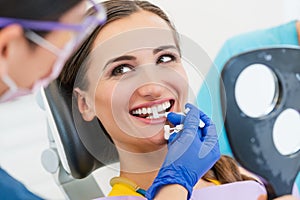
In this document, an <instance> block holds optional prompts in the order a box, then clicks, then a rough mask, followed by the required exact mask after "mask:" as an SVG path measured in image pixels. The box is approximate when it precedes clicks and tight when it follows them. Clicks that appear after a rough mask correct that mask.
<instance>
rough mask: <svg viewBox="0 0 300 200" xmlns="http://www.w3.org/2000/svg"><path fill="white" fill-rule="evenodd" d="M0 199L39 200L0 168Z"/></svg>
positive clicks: (39, 199)
mask: <svg viewBox="0 0 300 200" xmlns="http://www.w3.org/2000/svg"><path fill="white" fill-rule="evenodd" d="M0 199H1V200H41V198H40V197H38V196H36V195H35V194H33V193H31V192H30V191H29V190H27V188H26V187H25V186H24V185H23V184H22V183H20V182H19V181H17V180H16V179H14V178H13V177H11V176H10V175H9V174H8V173H7V172H6V171H4V170H3V169H2V168H1V167H0Z"/></svg>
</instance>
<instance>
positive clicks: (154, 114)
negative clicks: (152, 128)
mask: <svg viewBox="0 0 300 200" xmlns="http://www.w3.org/2000/svg"><path fill="white" fill-rule="evenodd" d="M170 107H171V103H170V102H169V101H166V102H164V103H162V104H159V105H156V106H152V107H144V108H139V109H136V110H133V111H132V114H135V115H141V114H143V115H145V114H149V116H148V117H147V118H148V119H157V118H159V115H158V113H159V112H162V111H165V110H167V109H168V108H170ZM150 114H152V115H150Z"/></svg>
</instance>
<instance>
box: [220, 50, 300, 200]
mask: <svg viewBox="0 0 300 200" xmlns="http://www.w3.org/2000/svg"><path fill="white" fill-rule="evenodd" d="M250 67H253V68H251V69H255V70H254V71H253V72H254V74H251V80H252V81H247V82H246V86H247V87H245V88H244V89H245V91H244V92H248V93H250V92H251V91H250V90H249V86H250V87H251V86H252V85H255V83H256V82H258V81H259V79H260V78H259V77H261V76H260V75H259V70H256V69H258V68H259V67H262V69H263V71H265V70H267V72H268V71H269V72H270V73H271V74H272V75H271V76H270V77H273V78H274V88H272V87H270V88H269V89H270V90H272V89H274V91H275V94H274V95H273V96H271V97H272V98H273V99H271V101H270V107H267V108H266V110H265V111H266V112H262V113H258V115H257V116H256V114H257V113H252V112H253V111H254V110H255V109H256V107H255V105H257V106H258V103H259V101H255V98H256V97H260V96H263V95H264V94H263V93H260V90H261V89H262V88H264V86H265V85H266V84H268V83H267V77H266V76H263V77H262V79H261V80H262V84H261V85H258V86H256V87H255V88H253V90H252V92H253V95H252V96H251V97H250V98H249V97H248V98H246V100H248V101H249V102H250V104H251V103H253V102H255V104H254V107H252V108H250V113H249V112H245V111H247V110H246V109H245V108H244V107H243V106H244V104H242V103H241V102H240V100H241V99H238V98H239V92H240V88H239V86H240V85H239V86H238V84H237V83H238V81H239V83H241V82H240V81H241V80H242V79H241V78H242V76H244V75H245V74H243V72H246V71H249V72H250V71H251V69H250ZM249 69H250V70H249ZM244 77H245V76H244ZM221 78H222V81H223V85H224V89H225V91H221V102H222V107H223V110H225V111H226V113H223V116H224V118H225V129H226V133H227V136H228V140H229V143H230V146H231V149H232V152H233V155H234V157H235V158H236V159H237V161H238V162H239V163H240V164H241V165H242V166H243V167H245V168H246V169H248V170H250V171H252V172H254V173H256V174H257V175H259V176H261V177H263V178H264V179H266V180H267V182H266V186H267V189H268V193H269V196H270V197H275V196H278V195H284V194H290V193H291V192H292V188H293V183H294V181H295V178H296V176H297V174H298V172H299V170H300V150H299V149H298V150H296V151H295V152H293V153H291V154H288V155H283V154H282V153H279V151H278V149H277V147H278V146H276V145H275V144H274V132H273V131H275V128H274V126H275V123H276V120H277V118H278V116H279V115H281V113H283V112H284V111H286V110H288V109H292V110H293V111H294V112H295V113H298V119H300V117H299V115H300V113H299V111H300V49H299V48H290V47H286V48H267V49H258V50H254V51H250V52H245V53H242V54H240V55H237V56H235V57H233V58H231V59H230V60H229V61H228V62H227V63H226V65H225V66H224V68H223V70H222V74H221ZM272 84H273V83H272ZM272 84H271V85H272ZM242 92H243V90H242ZM266 92H267V93H268V92H269V90H267V91H266ZM246 96H247V93H246ZM296 115H297V114H296ZM280 125H285V124H280ZM297 125H299V122H298V124H292V126H293V127H296V128H297ZM288 128H290V127H288ZM296 128H295V129H293V130H292V131H296V130H299V129H296ZM285 130H287V129H285ZM282 134H284V135H287V134H288V133H286V132H283V133H282ZM294 135H295V134H294ZM297 135H298V137H297V138H298V139H299V133H297ZM284 138H285V139H289V138H288V136H286V137H284ZM296 140H297V139H296ZM298 141H299V140H298ZM298 145H299V143H298ZM298 148H299V146H298Z"/></svg>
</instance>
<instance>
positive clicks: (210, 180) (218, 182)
mask: <svg viewBox="0 0 300 200" xmlns="http://www.w3.org/2000/svg"><path fill="white" fill-rule="evenodd" d="M206 180H207V181H209V182H211V183H213V184H215V185H221V182H220V181H218V180H215V179H210V178H207V179H206Z"/></svg>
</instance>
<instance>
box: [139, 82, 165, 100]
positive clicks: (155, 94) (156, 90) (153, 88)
mask: <svg viewBox="0 0 300 200" xmlns="http://www.w3.org/2000/svg"><path fill="white" fill-rule="evenodd" d="M163 91H164V87H162V86H161V85H159V84H155V83H151V84H147V85H143V86H141V87H140V88H138V90H137V92H138V94H139V95H140V96H142V97H146V98H147V99H150V100H151V99H158V98H159V97H161V96H162V94H163Z"/></svg>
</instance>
